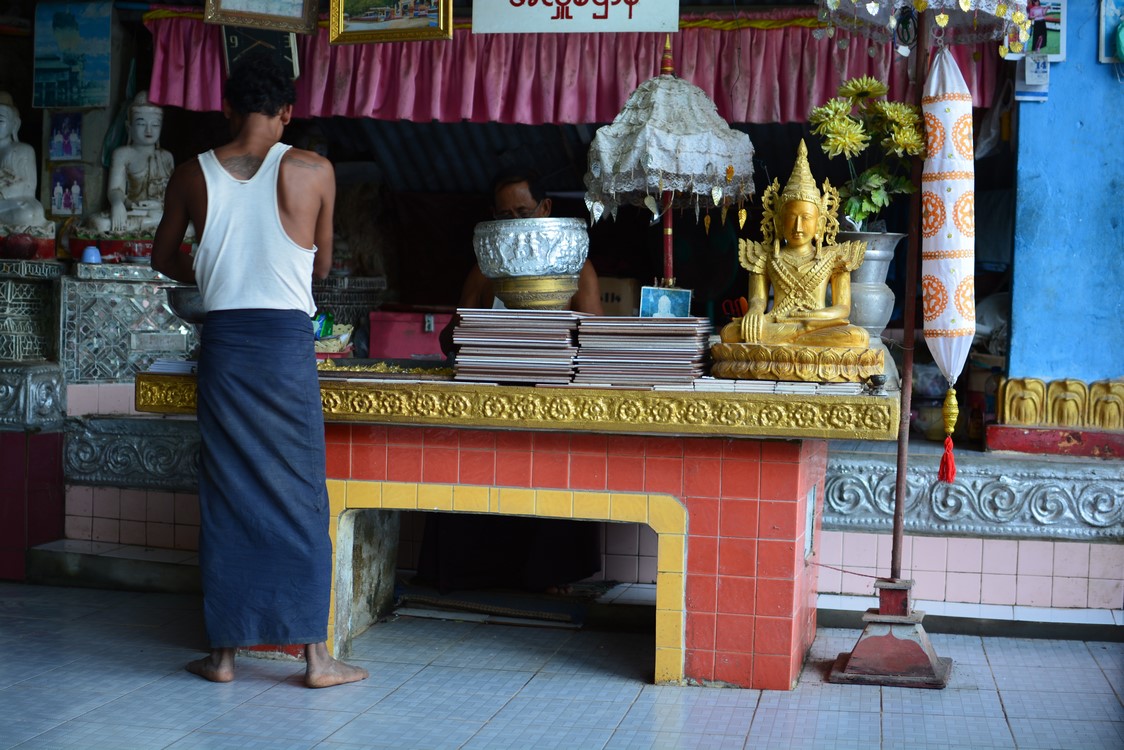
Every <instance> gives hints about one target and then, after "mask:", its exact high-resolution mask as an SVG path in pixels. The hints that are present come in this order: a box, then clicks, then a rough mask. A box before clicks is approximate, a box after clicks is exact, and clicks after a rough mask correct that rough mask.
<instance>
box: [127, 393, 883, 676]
mask: <svg viewBox="0 0 1124 750" xmlns="http://www.w3.org/2000/svg"><path fill="white" fill-rule="evenodd" d="M321 392H322V396H323V398H324V405H325V418H326V420H328V422H329V424H328V425H327V427H326V436H327V443H328V492H329V498H330V499H331V503H332V515H333V523H332V527H331V528H332V535H333V542H335V540H336V538H337V535H339V534H345V533H346V532H344V531H341V529H344V519H346V518H347V514H348V513H350V512H352V511H359V510H363V509H382V510H426V511H444V512H462V513H495V514H502V515H524V516H541V517H549V518H574V519H589V520H600V521H610V522H629V523H646V524H648V525H649V526H651V527H652V529H653V530H654V531H655V532H656V534H657V536H658V553H657V554H658V556H657V580H656V654H655V680H656V682H658V683H683V682H690V683H695V684H703V685H734V686H738V687H746V688H756V689H777V690H788V689H790V688H791V687H792V686H793V684H794V682H795V681H796V679H797V677H798V675H799V673H800V667H801V664H802V662H803V659H804V655H805V654H806V652H807V649H808V648H809V646H810V645H811V643H812V640H813V639H814V637H815V629H816V622H815V616H816V614H815V613H816V609H815V595H816V582H817V575H816V571H817V568H816V557H817V551H816V541H817V538H818V535H819V528H820V516H821V509H822V503H823V484H824V474H825V471H826V467H827V443H826V440H824V438H828V437H844V436H846V437H852V438H854V437H873V438H876V439H890V438H892V436H893V435H894V434H895V431H896V427H897V421H898V409H897V402H896V400H894V399H886V398H876V397H870V396H866V397H821V398H820V399H810V398H808V397H787V396H786V397H771V398H762V397H759V396H758V397H755V395H754V394H717V395H716V394H706V395H700V394H695V393H685V394H684V393H664V392H611V393H598V392H596V391H594V390H593V389H573V390H570V389H534V388H517V387H516V388H507V387H495V386H479V387H476V388H473V387H471V386H468V387H466V386H463V385H454V384H422V385H418V384H401V383H388V382H371V383H342V382H338V381H328V380H324V381H322V383H321ZM137 409H138V410H141V411H158V412H165V413H169V412H171V413H175V412H178V413H184V412H189V411H192V410H193V409H194V389H193V382H192V381H190V380H186V381H185V380H184V379H182V378H181V379H177V378H175V377H174V376H149V375H141V376H138V378H137ZM411 423H413V424H411ZM505 427H506V429H505ZM659 432H666V433H669V434H652V433H659ZM639 433H643V434H639ZM683 433H687V434H683ZM691 433H695V434H691ZM755 433H756V434H762V433H763V434H765V435H766V437H765V438H763V439H755V438H754V437H753V436H754V434H755ZM802 433H806V434H807V435H808V436H807V437H800V436H801V434H802ZM343 538H345V539H346V538H347V537H346V536H344V537H343ZM341 548H346V545H343V544H341V545H337V552H338V551H339V549H341ZM349 568H350V561H347V564H346V565H341V564H340V563H337V568H336V571H337V572H336V580H335V582H334V585H333V609H332V615H331V619H330V623H331V625H330V628H331V629H332V634H331V635H330V640H332V642H333V646H334V647H335V648H336V650H337V652H339V650H340V648H341V646H343V645H346V644H343V643H341V642H340V637H337V633H338V632H340V631H346V623H347V622H348V621H349V618H350V611H349V610H348V607H350V606H351V603H350V598H351V597H348V596H337V595H336V592H340V591H349V590H350V588H349V585H350V584H349V581H348V580H346V576H347V575H349V573H346V572H345V573H341V570H342V569H349ZM337 623H343V625H341V627H340V628H336V624H337Z"/></svg>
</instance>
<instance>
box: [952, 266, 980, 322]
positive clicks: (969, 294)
mask: <svg viewBox="0 0 1124 750" xmlns="http://www.w3.org/2000/svg"><path fill="white" fill-rule="evenodd" d="M956 309H957V310H959V311H960V314H961V315H963V316H964V317H965V318H966V319H968V320H975V319H976V277H975V276H965V277H964V280H963V281H961V282H960V283H959V284H958V285H957V286H956Z"/></svg>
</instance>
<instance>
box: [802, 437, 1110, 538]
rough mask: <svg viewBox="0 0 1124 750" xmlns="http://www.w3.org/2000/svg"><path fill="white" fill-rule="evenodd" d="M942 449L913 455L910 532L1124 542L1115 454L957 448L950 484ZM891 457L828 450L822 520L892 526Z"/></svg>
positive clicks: (882, 528) (842, 526)
mask: <svg viewBox="0 0 1124 750" xmlns="http://www.w3.org/2000/svg"><path fill="white" fill-rule="evenodd" d="M938 464H939V456H932V455H927V456H920V457H917V458H911V459H910V462H909V470H908V476H907V491H906V508H905V531H906V533H907V534H919V535H936V536H959V537H975V538H1007V539H1041V540H1057V541H1097V542H1121V541H1124V471H1122V469H1124V467H1122V466H1121V463H1120V462H1119V461H1096V460H1092V459H1090V460H1088V461H1085V462H1079V461H1074V460H1072V459H1070V460H1066V461H1051V460H1050V459H1049V458H1044V457H1040V456H1034V457H1010V456H1003V457H997V456H991V455H986V454H985V455H984V456H975V455H968V454H963V453H958V454H957V473H956V482H955V483H954V484H951V485H950V484H945V483H943V482H940V481H938V479H937V468H938ZM895 478H896V468H895V462H894V460H893V458H892V457H891V458H881V457H876V456H874V455H873V454H869V453H847V452H831V451H830V450H829V456H828V464H827V480H826V484H825V497H824V521H823V527H824V528H825V529H831V530H835V531H865V532H877V533H890V532H891V531H892V529H893V508H894V483H895Z"/></svg>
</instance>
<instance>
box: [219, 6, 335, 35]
mask: <svg viewBox="0 0 1124 750" xmlns="http://www.w3.org/2000/svg"><path fill="white" fill-rule="evenodd" d="M319 7H320V3H319V2H318V0H207V4H206V7H205V9H204V11H203V20H204V21H205V22H207V23H218V24H223V25H224V26H249V27H251V28H255V29H273V30H274V31H295V32H297V33H298V34H311V33H312V32H314V31H316V16H317V11H318V9H319Z"/></svg>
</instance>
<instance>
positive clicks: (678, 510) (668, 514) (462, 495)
mask: <svg viewBox="0 0 1124 750" xmlns="http://www.w3.org/2000/svg"><path fill="white" fill-rule="evenodd" d="M328 500H329V503H330V504H331V507H332V516H331V519H330V523H329V536H330V537H331V540H332V556H333V560H334V559H335V554H336V533H337V530H338V527H339V514H340V512H342V511H343V510H346V509H370V508H384V509H389V510H414V509H422V510H441V511H453V512H465V513H496V514H498V515H504V514H516V515H527V516H541V517H550V518H577V519H585V520H591V521H616V522H628V523H647V524H649V525H650V526H651V527H652V528H653V530H655V532H656V534H657V558H656V565H657V570H658V572H657V575H656V654H655V662H656V664H655V681H656V683H658V684H682V683H683V679H684V674H683V669H684V666H683V665H684V657H685V644H684V619H685V616H686V589H685V585H686V564H687V563H686V546H687V538H686V533H687V509H686V507H685V506H684V505H683V504H682V503H681V502H680V501H679V500H678V499H676V498H674V497H672V496H670V495H662V494H658V495H649V494H643V493H627V492H613V493H608V492H585V491H581V490H576V491H572V492H571V491H564V490H533V489H524V488H514V487H479V486H474V485H459V484H458V485H448V484H421V483H412V482H367V481H358V480H329V483H328ZM335 602H336V581H335V577H334V575H333V579H332V589H331V607H332V608H331V609H330V610H329V614H328V646H329V648H330V649H331V650H332V653H333V654H334V653H335V652H336V648H335V640H334V639H335Z"/></svg>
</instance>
